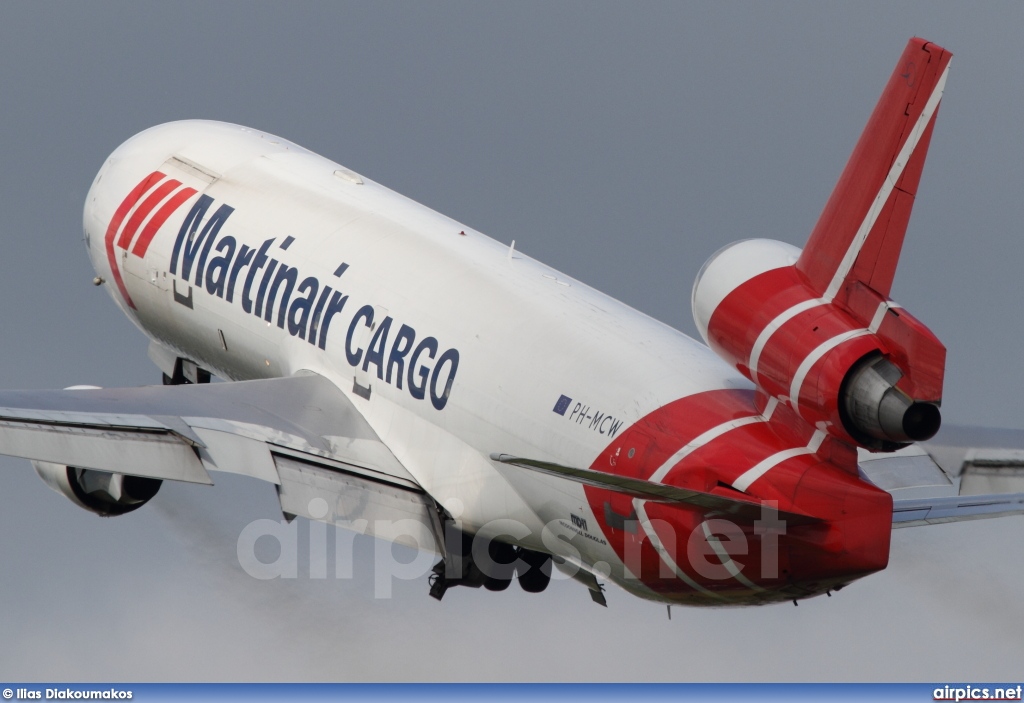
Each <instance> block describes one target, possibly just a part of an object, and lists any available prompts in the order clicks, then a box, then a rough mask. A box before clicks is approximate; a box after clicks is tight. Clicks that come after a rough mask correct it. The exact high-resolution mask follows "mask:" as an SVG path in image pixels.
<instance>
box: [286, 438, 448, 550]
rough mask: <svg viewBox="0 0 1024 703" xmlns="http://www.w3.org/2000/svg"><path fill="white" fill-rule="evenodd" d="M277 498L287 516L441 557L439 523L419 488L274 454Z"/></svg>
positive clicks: (430, 504) (431, 505) (428, 498)
mask: <svg viewBox="0 0 1024 703" xmlns="http://www.w3.org/2000/svg"><path fill="white" fill-rule="evenodd" d="M274 462H275V464H276V465H277V472H278V475H279V476H280V478H281V482H280V484H279V485H278V489H277V490H278V498H279V500H280V502H281V510H282V511H283V512H284V513H285V514H286V515H299V516H301V517H305V518H308V519H310V520H319V521H321V522H326V523H329V524H332V525H336V526H338V527H342V528H345V529H348V530H353V531H355V532H360V533H362V534H368V535H372V536H374V537H378V538H380V539H384V540H388V541H391V542H396V543H398V544H402V545H405V546H408V547H412V548H416V549H423V550H426V551H433V552H435V553H438V554H440V553H441V550H440V549H439V545H440V544H442V541H441V539H440V532H439V530H440V523H439V518H438V516H437V514H436V512H435V511H434V506H433V501H432V500H431V499H430V497H429V496H427V495H426V494H425V493H424V492H423V491H422V490H421V489H418V488H410V487H408V486H402V485H399V484H397V483H395V482H393V481H387V480H382V479H381V478H372V477H370V476H369V475H367V474H366V473H365V472H362V473H356V472H354V471H346V470H342V469H338V468H327V467H325V466H322V465H317V464H312V463H309V462H307V461H302V460H299V459H297V458H294V457H289V456H284V455H280V454H275V455H274Z"/></svg>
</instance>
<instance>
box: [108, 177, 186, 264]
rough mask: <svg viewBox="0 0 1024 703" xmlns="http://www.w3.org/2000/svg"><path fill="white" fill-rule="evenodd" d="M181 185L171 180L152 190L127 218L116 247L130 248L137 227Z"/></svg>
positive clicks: (179, 182) (137, 229)
mask: <svg viewBox="0 0 1024 703" xmlns="http://www.w3.org/2000/svg"><path fill="white" fill-rule="evenodd" d="M180 185H181V181H177V180H174V179H173V178H172V179H171V180H169V181H166V182H165V183H161V184H160V187H159V188H157V189H156V190H154V191H153V192H152V193H151V194H150V195H149V197H147V198H146V199H145V200H143V201H142V204H141V205H139V207H138V208H136V210H135V212H134V213H132V216H131V217H130V218H128V224H126V225H125V226H124V230H122V231H121V236H120V238H119V239H118V240H117V246H119V247H121V248H122V249H128V247H129V246H131V243H132V240H133V239H134V238H135V233H136V232H138V231H139V227H141V226H142V223H143V222H144V221H145V219H146V217H147V216H148V215H149V213H151V212H152V211H153V208H155V207H156V206H157V205H158V204H160V202H161V201H163V199H164V198H166V197H167V196H168V195H170V193H171V192H172V191H173V190H174V189H175V188H177V187H178V186H180Z"/></svg>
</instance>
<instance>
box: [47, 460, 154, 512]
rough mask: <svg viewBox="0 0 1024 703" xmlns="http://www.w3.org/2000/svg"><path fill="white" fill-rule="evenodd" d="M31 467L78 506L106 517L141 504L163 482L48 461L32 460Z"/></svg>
mask: <svg viewBox="0 0 1024 703" xmlns="http://www.w3.org/2000/svg"><path fill="white" fill-rule="evenodd" d="M32 467H33V468H34V469H35V470H36V473H37V474H39V478H41V479H43V481H44V482H45V483H46V485H47V486H49V487H50V488H52V489H53V490H55V491H57V493H60V494H61V495H63V496H65V497H66V498H68V499H69V500H70V501H71V502H72V503H74V504H75V505H77V506H78V507H80V508H84V509H86V510H88V511H89V512H92V513H96V514H97V515H102V516H103V517H109V516H112V515H124V514H125V513H130V512H131V511H133V510H137V509H138V508H141V507H142V506H143V505H145V504H146V503H148V502H149V501H150V500H151V499H152V498H153V496H155V495H156V493H157V491H159V490H160V485H161V484H162V483H163V481H161V480H159V479H155V478H145V477H142V476H124V475H122V474H112V473H108V472H106V471H94V470H92V469H80V468H77V467H74V466H64V465H63V464H51V463H50V462H48V461H33V462H32Z"/></svg>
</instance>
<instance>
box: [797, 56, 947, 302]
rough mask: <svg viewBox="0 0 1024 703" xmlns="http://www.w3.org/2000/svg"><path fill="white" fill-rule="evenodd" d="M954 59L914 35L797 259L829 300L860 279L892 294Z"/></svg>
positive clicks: (872, 286)
mask: <svg viewBox="0 0 1024 703" xmlns="http://www.w3.org/2000/svg"><path fill="white" fill-rule="evenodd" d="M950 58H952V54H951V53H950V52H948V51H946V50H945V49H943V48H942V47H940V46H938V45H937V44H933V43H931V42H928V41H925V40H924V39H918V38H914V39H911V40H910V42H909V43H908V44H907V48H906V49H905V50H904V52H903V56H901V57H900V60H899V63H898V64H897V65H896V69H895V70H894V71H893V74H892V76H891V77H890V78H889V83H888V84H887V85H886V87H885V90H884V91H883V92H882V97H881V98H880V99H879V101H878V104H877V105H876V106H875V110H874V112H872V114H871V118H870V119H869V120H868V123H867V126H866V127H865V128H864V132H863V133H862V134H861V137H860V140H859V141H858V142H857V146H856V147H854V150H853V154H851V156H850V160H849V161H848V162H847V164H846V168H845V169H844V170H843V173H842V175H841V176H840V177H839V182H838V183H837V184H836V187H835V190H833V191H832V195H831V197H830V198H829V200H828V203H827V204H826V205H825V209H824V211H823V212H822V213H821V217H820V218H819V219H818V223H817V224H816V225H815V227H814V230H813V231H812V232H811V236H810V238H809V239H808V241H807V246H806V247H804V250H803V253H802V255H801V256H800V259H799V260H798V261H797V264H796V266H797V269H798V270H799V271H801V272H802V273H803V274H804V275H805V276H807V278H808V279H810V282H811V285H812V286H813V287H814V288H815V290H817V291H819V292H820V293H821V295H822V297H823V298H825V299H826V300H829V301H831V300H834V299H835V298H836V297H837V296H839V297H840V299H842V298H843V295H842V294H843V293H844V291H845V290H846V289H847V287H848V286H849V284H850V283H853V282H860V283H863V284H865V285H867V286H869V287H870V288H872V289H873V290H874V291H876V292H877V293H879V294H881V295H882V296H884V297H888V296H889V292H890V290H891V288H892V281H893V276H894V275H895V273H896V264H897V262H898V260H899V256H900V249H901V248H902V246H903V236H904V234H905V233H906V230H907V222H908V221H909V220H910V211H911V208H912V207H913V204H914V196H915V195H916V193H917V186H918V183H919V182H920V180H921V171H922V169H923V168H924V160H925V154H926V153H927V151H928V143H929V141H930V139H931V135H932V128H933V127H934V125H935V116H936V114H937V113H938V109H939V101H940V100H941V98H942V91H943V88H944V87H945V84H946V77H947V76H948V74H949V60H950Z"/></svg>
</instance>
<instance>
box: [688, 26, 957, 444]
mask: <svg viewBox="0 0 1024 703" xmlns="http://www.w3.org/2000/svg"><path fill="white" fill-rule="evenodd" d="M950 57H951V55H950V54H949V52H947V51H945V50H944V49H942V48H941V47H938V46H936V45H935V44H930V43H928V42H925V41H923V40H920V39H913V40H911V41H910V43H909V44H908V46H907V48H906V50H905V51H904V54H903V57H902V58H901V60H900V63H899V64H898V65H897V68H896V70H895V71H894V72H893V75H892V77H891V78H890V79H889V83H888V85H887V86H886V88H885V91H884V92H883V93H882V97H881V99H880V100H879V102H878V105H877V106H876V107H875V110H874V112H873V113H872V115H871V118H870V119H869V121H868V124H867V127H866V128H865V130H864V133H863V134H862V135H861V138H860V140H859V141H858V143H857V146H856V147H855V148H854V152H853V155H852V156H851V157H850V160H849V162H848V163H847V165H846V168H845V170H844V171H843V174H842V176H841V177H840V179H839V183H838V184H837V185H836V188H835V190H834V191H833V193H832V196H831V197H830V199H829V201H828V203H827V204H826V206H825V209H824V211H823V212H822V215H821V217H820V218H819V220H818V223H817V225H816V226H815V228H814V230H813V232H812V233H811V237H810V239H809V240H808V242H807V246H805V247H804V249H803V250H800V249H797V248H796V247H793V246H791V245H789V244H784V243H782V242H776V241H771V240H764V239H753V240H747V241H742V242H738V243H736V244H733V245H731V246H729V247H726V248H725V249H723V250H721V251H719V252H718V253H716V254H715V255H714V256H712V257H711V259H709V260H708V262H707V263H706V264H704V266H703V268H702V269H701V271H700V273H699V274H698V276H697V280H696V282H695V284H694V288H693V300H692V303H693V314H694V319H695V321H696V323H697V327H698V329H699V330H700V332H701V334H702V336H703V337H704V339H705V341H707V343H708V344H709V345H710V346H711V348H712V349H714V350H715V351H716V352H717V353H718V354H719V355H720V356H721V357H722V358H724V359H725V360H727V361H728V362H729V363H730V364H732V365H734V366H735V367H736V368H737V369H739V371H740V372H741V373H743V374H744V375H746V376H747V377H748V378H750V379H751V380H752V381H753V382H754V383H756V384H757V385H758V386H759V387H760V388H761V389H763V390H764V391H765V392H766V393H767V394H768V395H770V396H773V397H775V398H778V399H779V400H780V401H782V402H786V403H788V404H789V405H790V406H791V407H792V408H793V409H794V410H795V411H796V412H797V413H798V414H799V415H800V416H801V417H802V418H803V419H804V420H806V421H807V422H808V423H810V424H811V425H813V426H815V427H817V428H818V429H822V430H825V431H827V432H828V433H829V434H831V435H832V436H833V437H836V438H838V439H840V440H841V441H843V442H846V443H853V444H857V445H860V446H863V447H866V448H869V449H882V450H892V449H895V448H898V447H899V446H903V445H905V444H908V443H910V442H915V441H921V440H925V439H929V438H931V437H932V436H933V435H934V434H935V433H936V432H937V431H938V429H939V424H940V422H941V417H940V413H939V405H940V403H941V400H942V379H943V373H944V367H945V348H944V347H943V346H942V343H941V342H939V340H938V339H937V338H936V337H935V335H934V334H932V332H931V331H930V330H929V329H928V328H927V327H925V326H924V325H923V324H921V323H920V322H919V321H918V320H917V319H916V318H914V317H913V316H912V315H910V314H909V313H908V312H906V311H905V310H904V309H903V308H901V307H900V306H899V305H897V304H896V303H894V302H893V301H891V300H890V299H889V293H890V290H891V288H892V281H893V276H894V274H895V271H896V264H897V261H898V259H899V254H900V249H901V248H902V246H903V237H904V234H905V232H906V227H907V222H908V220H909V218H910V211H911V207H912V206H913V200H914V195H915V194H916V192H917V187H918V183H919V181H920V178H921V172H922V169H923V167H924V159H925V154H926V152H927V148H928V142H929V140H930V138H931V133H932V128H933V126H934V122H935V116H936V114H937V112H938V107H939V100H940V98H941V97H942V90H943V86H944V85H945V82H946V76H947V75H948V70H949V69H948V67H949V60H950Z"/></svg>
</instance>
